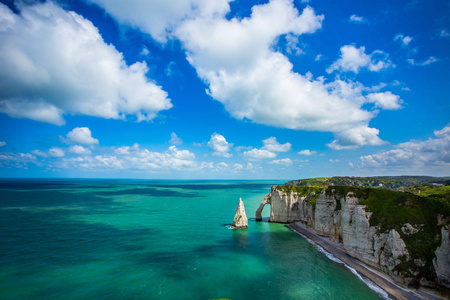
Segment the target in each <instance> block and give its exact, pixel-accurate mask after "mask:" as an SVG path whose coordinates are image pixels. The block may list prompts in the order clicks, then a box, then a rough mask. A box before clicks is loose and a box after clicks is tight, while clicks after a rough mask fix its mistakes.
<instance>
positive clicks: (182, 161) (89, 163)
mask: <svg viewBox="0 0 450 300" xmlns="http://www.w3.org/2000/svg"><path fill="white" fill-rule="evenodd" d="M113 152H114V154H113V153H110V154H103V155H96V156H85V157H77V158H70V159H64V160H62V161H61V164H60V167H62V168H65V167H69V166H71V165H73V166H76V167H79V168H84V169H96V168H99V169H101V170H105V169H106V170H107V169H118V170H122V169H123V170H144V171H145V170H149V171H164V170H188V169H189V168H193V167H198V164H197V162H196V160H195V155H194V153H191V152H189V151H188V150H178V149H177V148H176V146H170V147H169V149H168V150H166V151H164V152H154V151H149V150H148V149H143V148H140V147H139V145H138V144H134V145H133V146H132V147H120V148H115V149H114V151H113Z"/></svg>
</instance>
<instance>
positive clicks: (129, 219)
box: [0, 180, 380, 299]
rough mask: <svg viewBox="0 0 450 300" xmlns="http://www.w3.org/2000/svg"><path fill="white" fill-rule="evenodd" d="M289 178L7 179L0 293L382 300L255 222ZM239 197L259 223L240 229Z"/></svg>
mask: <svg viewBox="0 0 450 300" xmlns="http://www.w3.org/2000/svg"><path fill="white" fill-rule="evenodd" d="M279 183H281V182H268V181H145V180H1V181H0V299H217V298H230V299H380V297H379V296H378V295H377V294H376V293H375V292H374V291H372V290H371V289H369V287H368V286H366V285H365V284H364V283H363V282H362V281H361V280H360V279H359V278H357V277H356V276H355V275H353V274H352V273H351V272H350V270H348V269H347V268H345V267H344V266H343V265H341V264H338V263H335V262H333V261H331V260H329V259H328V258H327V257H326V256H325V255H324V254H323V253H321V252H319V251H318V250H317V248H316V247H315V246H313V245H311V244H310V243H308V242H307V241H306V240H305V239H303V238H301V237H299V236H298V235H296V234H295V233H293V232H292V231H290V230H289V229H288V228H286V227H285V226H284V225H282V224H269V223H267V222H255V221H254V213H255V211H256V208H257V207H258V205H259V203H260V202H261V200H262V199H263V197H264V195H265V194H266V193H268V192H269V191H270V186H271V184H279ZM239 197H242V199H243V201H244V204H245V208H246V212H247V216H248V217H249V228H248V229H240V230H231V229H229V225H230V223H231V222H232V220H233V217H234V212H235V208H236V206H237V204H238V199H239ZM268 214H269V207H266V208H265V211H264V212H263V216H266V217H268ZM266 221H267V219H266Z"/></svg>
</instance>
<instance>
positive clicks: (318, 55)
mask: <svg viewBox="0 0 450 300" xmlns="http://www.w3.org/2000/svg"><path fill="white" fill-rule="evenodd" d="M322 56H323V55H322V54H317V55H316V58H314V60H315V61H319V60H321V59H322Z"/></svg>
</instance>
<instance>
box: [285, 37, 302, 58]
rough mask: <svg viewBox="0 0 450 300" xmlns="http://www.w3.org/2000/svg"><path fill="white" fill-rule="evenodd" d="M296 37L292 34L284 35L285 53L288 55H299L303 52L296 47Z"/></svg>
mask: <svg viewBox="0 0 450 300" xmlns="http://www.w3.org/2000/svg"><path fill="white" fill-rule="evenodd" d="M298 43H299V42H298V36H296V35H293V34H288V35H286V52H287V53H289V54H295V55H300V54H303V53H304V52H303V50H302V49H301V48H299V47H298Z"/></svg>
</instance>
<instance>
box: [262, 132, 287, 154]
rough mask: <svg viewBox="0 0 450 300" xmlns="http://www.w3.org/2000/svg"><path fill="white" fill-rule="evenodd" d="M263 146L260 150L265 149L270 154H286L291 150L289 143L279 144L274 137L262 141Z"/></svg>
mask: <svg viewBox="0 0 450 300" xmlns="http://www.w3.org/2000/svg"><path fill="white" fill-rule="evenodd" d="M262 142H263V144H264V146H263V147H262V149H266V150H269V151H272V152H287V151H289V150H291V143H285V144H280V143H278V141H277V138H276V137H273V136H272V137H270V138H268V139H265V140H263V141H262Z"/></svg>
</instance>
